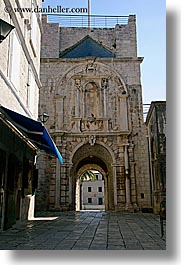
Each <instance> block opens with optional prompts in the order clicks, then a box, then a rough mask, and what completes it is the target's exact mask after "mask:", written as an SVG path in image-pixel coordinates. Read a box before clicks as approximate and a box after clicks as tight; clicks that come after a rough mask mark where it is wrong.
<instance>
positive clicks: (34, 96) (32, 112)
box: [0, 0, 42, 119]
mask: <svg viewBox="0 0 181 265" xmlns="http://www.w3.org/2000/svg"><path fill="white" fill-rule="evenodd" d="M41 2H42V1H41V0H38V1H37V0H36V1H33V6H36V4H37V5H38V6H41ZM18 7H29V8H31V7H32V1H30V0H24V1H19V0H11V1H9V0H3V1H1V2H0V17H1V19H3V20H4V21H6V22H8V23H10V24H12V25H13V26H14V27H15V29H14V30H13V31H12V32H11V34H10V35H9V36H8V37H7V38H6V39H5V40H4V41H3V42H2V44H1V45H0V54H1V60H0V84H1V89H0V104H1V105H3V106H4V107H7V108H10V109H12V110H14V111H16V112H19V113H21V114H23V115H25V116H28V117H30V118H34V119H37V118H38V101H39V89H40V87H41V83H40V79H39V68H40V38H41V30H42V26H41V17H40V14H36V13H30V12H15V11H14V8H18ZM5 8H8V10H9V13H7V12H5Z"/></svg>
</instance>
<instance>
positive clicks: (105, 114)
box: [103, 88, 107, 118]
mask: <svg viewBox="0 0 181 265" xmlns="http://www.w3.org/2000/svg"><path fill="white" fill-rule="evenodd" d="M103 93H104V94H103V95H104V96H103V97H104V117H105V118H106V117H107V100H106V89H105V88H104V89H103Z"/></svg>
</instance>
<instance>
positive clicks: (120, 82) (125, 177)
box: [40, 16, 151, 211]
mask: <svg viewBox="0 0 181 265" xmlns="http://www.w3.org/2000/svg"><path fill="white" fill-rule="evenodd" d="M44 23H45V24H44V30H45V31H44V37H43V38H42V39H43V40H44V43H46V45H47V46H46V48H45V49H44V46H42V47H43V48H42V59H41V82H42V88H41V90H40V111H41V112H46V113H48V114H49V115H50V118H49V120H48V122H47V123H46V126H47V127H48V129H49V130H50V132H51V135H52V137H53V138H54V140H55V142H56V145H57V146H58V148H59V150H60V152H61V154H62V156H63V160H64V164H63V165H62V166H61V167H60V165H59V164H58V163H57V162H56V161H54V162H51V169H50V168H49V170H50V175H51V178H50V186H49V198H50V203H49V208H50V209H55V208H59V209H65V210H70V209H75V186H76V181H77V178H78V177H79V176H78V175H77V174H78V169H79V168H81V167H82V166H85V165H89V166H90V167H92V169H95V170H98V169H101V170H102V171H103V172H102V174H103V175H104V179H105V183H106V184H105V186H106V188H105V197H106V199H105V201H106V202H105V206H106V209H107V210H108V209H110V210H115V209H116V210H125V209H127V210H131V211H134V210H138V209H142V208H150V202H151V200H150V184H149V171H148V151H147V142H146V131H145V125H144V122H143V108H142V86H141V80H140V64H141V63H142V60H143V58H141V57H137V41H136V18H135V16H129V19H128V24H127V25H116V26H115V28H113V29H90V30H89V29H86V28H81V29H80V28H61V27H60V29H59V32H58V28H57V24H54V26H52V27H55V28H56V29H55V31H56V33H55V37H54V38H52V39H55V42H51V44H49V42H48V39H46V36H48V34H47V33H48V32H49V30H50V24H47V22H46V21H44ZM58 34H59V37H60V42H59V51H62V50H64V49H66V48H68V47H70V46H72V45H73V44H75V43H77V42H78V41H80V40H81V39H82V38H84V37H85V36H86V35H87V34H88V35H90V36H91V37H92V38H93V39H95V40H96V41H97V42H100V43H101V44H102V45H104V47H108V48H109V49H111V50H112V51H113V52H114V53H115V54H116V57H115V58H77V59H62V58H58V54H57V53H56V52H55V51H56V49H57V47H58V45H57V36H58ZM115 43H116V45H114V44H115ZM51 51H52V53H51ZM56 56H57V57H56Z"/></svg>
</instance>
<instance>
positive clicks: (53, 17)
mask: <svg viewBox="0 0 181 265" xmlns="http://www.w3.org/2000/svg"><path fill="white" fill-rule="evenodd" d="M46 15H48V21H49V22H50V23H59V24H60V26H61V27H83V28H88V27H91V28H114V27H115V25H116V24H119V25H126V24H128V17H129V16H101V15H99V16H97V15H91V16H88V15H58V14H46Z"/></svg>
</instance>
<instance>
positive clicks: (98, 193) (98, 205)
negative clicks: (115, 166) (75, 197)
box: [81, 171, 105, 210]
mask: <svg viewBox="0 0 181 265" xmlns="http://www.w3.org/2000/svg"><path fill="white" fill-rule="evenodd" d="M93 173H94V174H95V176H96V180H92V181H91V180H84V181H83V182H82V186H81V189H82V194H81V195H82V196H81V197H82V198H81V203H82V207H81V209H83V210H104V209H105V205H104V179H103V176H102V175H101V174H100V173H99V172H98V171H93Z"/></svg>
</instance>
